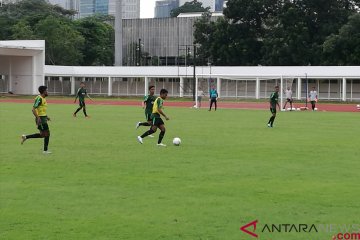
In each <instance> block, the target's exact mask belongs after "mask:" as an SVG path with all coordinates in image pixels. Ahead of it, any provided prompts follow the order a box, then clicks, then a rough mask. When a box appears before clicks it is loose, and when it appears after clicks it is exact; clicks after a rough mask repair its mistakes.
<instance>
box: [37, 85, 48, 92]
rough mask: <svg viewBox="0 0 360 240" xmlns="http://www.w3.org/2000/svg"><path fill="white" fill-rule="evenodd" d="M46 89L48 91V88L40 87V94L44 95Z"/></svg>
mask: <svg viewBox="0 0 360 240" xmlns="http://www.w3.org/2000/svg"><path fill="white" fill-rule="evenodd" d="M46 89H47V86H40V87H39V93H40V94H43V93H44V92H45V91H46Z"/></svg>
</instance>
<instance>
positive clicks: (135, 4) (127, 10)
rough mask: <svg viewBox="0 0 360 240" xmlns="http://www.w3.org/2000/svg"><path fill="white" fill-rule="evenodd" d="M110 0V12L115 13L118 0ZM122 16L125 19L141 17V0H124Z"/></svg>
mask: <svg viewBox="0 0 360 240" xmlns="http://www.w3.org/2000/svg"><path fill="white" fill-rule="evenodd" d="M108 1H109V14H110V15H113V16H114V15H115V6H116V1H118V0H108ZM122 17H123V19H134V18H140V0H122Z"/></svg>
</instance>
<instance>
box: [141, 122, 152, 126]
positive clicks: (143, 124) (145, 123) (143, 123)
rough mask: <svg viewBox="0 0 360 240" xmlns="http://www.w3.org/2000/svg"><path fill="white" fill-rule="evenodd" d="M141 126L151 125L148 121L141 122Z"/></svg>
mask: <svg viewBox="0 0 360 240" xmlns="http://www.w3.org/2000/svg"><path fill="white" fill-rule="evenodd" d="M139 126H151V125H150V123H148V122H142V123H139Z"/></svg>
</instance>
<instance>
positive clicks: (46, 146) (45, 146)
mask: <svg viewBox="0 0 360 240" xmlns="http://www.w3.org/2000/svg"><path fill="white" fill-rule="evenodd" d="M49 141H50V136H47V137H45V138H44V151H47V150H48V146H49Z"/></svg>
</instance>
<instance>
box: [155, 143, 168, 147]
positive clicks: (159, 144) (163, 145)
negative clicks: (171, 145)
mask: <svg viewBox="0 0 360 240" xmlns="http://www.w3.org/2000/svg"><path fill="white" fill-rule="evenodd" d="M157 146H158V147H166V145H165V144H163V143H158V144H157Z"/></svg>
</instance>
